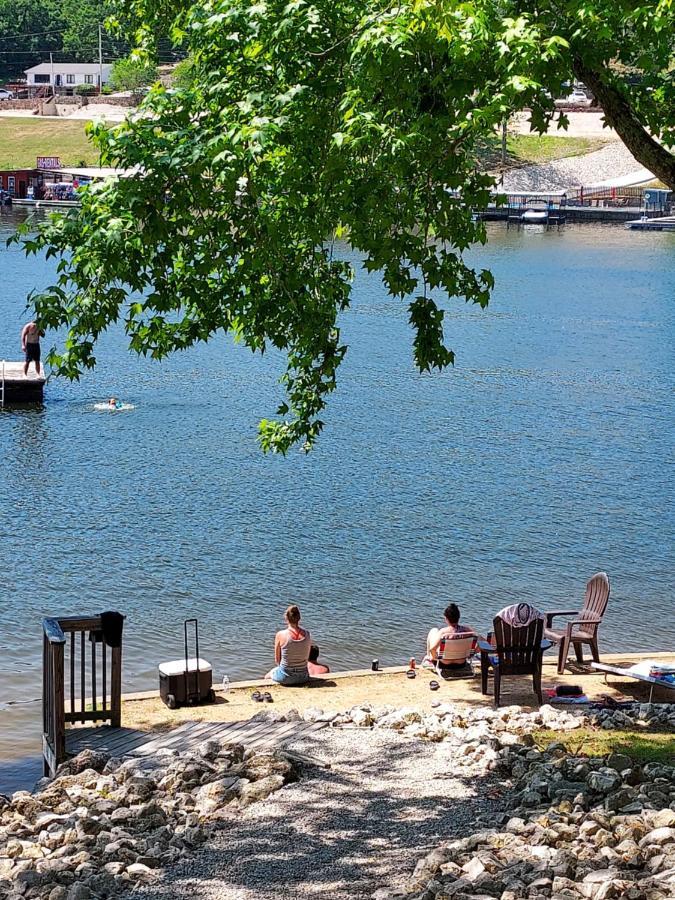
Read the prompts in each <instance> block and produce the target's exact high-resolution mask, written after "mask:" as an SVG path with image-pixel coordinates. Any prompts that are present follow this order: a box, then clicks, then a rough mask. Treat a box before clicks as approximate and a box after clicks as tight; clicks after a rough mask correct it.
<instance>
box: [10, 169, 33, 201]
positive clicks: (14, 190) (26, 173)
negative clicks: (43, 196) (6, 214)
mask: <svg viewBox="0 0 675 900" xmlns="http://www.w3.org/2000/svg"><path fill="white" fill-rule="evenodd" d="M41 183H42V175H41V173H40V172H38V171H37V169H4V170H0V191H6V192H7V193H8V194H9V196H10V197H17V198H18V199H20V200H23V199H25V198H26V197H27V196H28V188H29V187H32V188H33V190H34V191H35V193H36V194H37V188H38V187H39V186H40V185H41Z"/></svg>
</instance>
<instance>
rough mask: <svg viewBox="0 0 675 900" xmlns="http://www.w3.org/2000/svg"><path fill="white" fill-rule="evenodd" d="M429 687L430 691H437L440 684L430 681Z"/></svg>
mask: <svg viewBox="0 0 675 900" xmlns="http://www.w3.org/2000/svg"><path fill="white" fill-rule="evenodd" d="M429 687H430V688H431V690H432V691H437V690H438V689H439V687H440V684H439V683H438V682H437V681H430V682H429Z"/></svg>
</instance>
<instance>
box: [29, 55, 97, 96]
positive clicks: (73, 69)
mask: <svg viewBox="0 0 675 900" xmlns="http://www.w3.org/2000/svg"><path fill="white" fill-rule="evenodd" d="M111 70H112V66H111V65H109V64H107V63H104V64H103V65H102V66H99V64H98V63H59V62H55V63H48V62H46V63H40V64H39V65H37V66H33V67H32V68H30V69H26V70H25V72H26V81H27V83H28V87H29V88H30V87H42V86H44V85H48V84H50V85H52V87H54V88H55V89H56V90H57V91H58V90H59V89H61V90H62V91H68V90H72V89H74V88H76V87H77V85H78V84H91V85H93V86H94V87H96V88H101V87H102V84H101V83H100V79H101V73H102V74H103V84H107V82H108V81H110V72H111Z"/></svg>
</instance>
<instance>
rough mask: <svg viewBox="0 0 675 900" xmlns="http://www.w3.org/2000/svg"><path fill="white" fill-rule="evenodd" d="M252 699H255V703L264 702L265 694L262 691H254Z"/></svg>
mask: <svg viewBox="0 0 675 900" xmlns="http://www.w3.org/2000/svg"><path fill="white" fill-rule="evenodd" d="M251 700H253V702H254V703H262V702H263V695H262V694H261V693H260V691H253V693H252V694H251Z"/></svg>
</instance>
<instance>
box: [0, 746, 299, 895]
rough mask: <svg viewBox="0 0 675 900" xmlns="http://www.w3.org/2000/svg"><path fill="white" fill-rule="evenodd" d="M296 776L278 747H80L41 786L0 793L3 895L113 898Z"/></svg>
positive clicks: (0, 883) (0, 890)
mask: <svg viewBox="0 0 675 900" xmlns="http://www.w3.org/2000/svg"><path fill="white" fill-rule="evenodd" d="M294 777H295V770H294V767H293V765H292V763H291V762H290V760H289V759H288V758H287V757H286V756H285V755H284V754H283V753H280V752H279V751H274V750H262V751H256V750H250V751H246V752H244V750H243V748H242V747H240V746H222V745H221V744H220V742H217V741H207V742H205V743H204V744H202V745H201V746H200V747H199V748H198V750H197V751H196V752H189V753H185V752H183V753H179V752H178V751H175V750H174V751H171V750H165V751H164V752H163V753H161V754H159V755H158V756H156V757H154V758H148V759H143V758H138V759H135V758H131V759H126V760H120V759H114V758H109V757H108V756H107V755H105V754H101V753H94V752H92V751H84V752H83V753H81V754H80V755H79V756H78V757H75V759H73V760H71V761H70V762H69V763H67V764H66V765H65V766H63V767H62V769H61V770H60V772H59V774H58V776H57V777H56V778H55V779H54V780H53V781H51V782H48V783H47V784H46V785H45V786H44V787H43V789H42V790H41V791H39V792H38V793H36V794H30V793H28V791H17V792H16V793H15V794H14V795H13V796H12V797H11V798H9V797H2V796H0V897H3V898H6V900H25V898H32V897H40V898H48V900H88V898H106V897H112V896H113V895H114V894H116V893H118V892H119V891H121V890H123V889H125V888H127V887H129V886H130V885H132V884H134V883H137V882H142V881H151V880H153V878H154V877H156V875H157V873H158V870H159V869H160V868H161V867H164V866H166V865H169V864H171V863H173V862H175V861H177V860H178V859H180V858H181V857H182V856H186V855H189V854H191V853H192V852H193V850H194V848H195V847H196V846H198V845H199V844H201V843H202V842H203V841H205V840H206V839H207V838H208V837H209V835H210V834H211V832H212V831H213V830H214V828H215V827H217V826H218V824H219V823H220V824H222V822H223V821H224V820H225V819H227V818H231V817H232V816H233V814H236V810H237V808H238V807H242V806H246V805H248V804H250V803H253V802H255V801H256V800H261V799H263V798H264V797H267V796H268V795H269V794H270V793H272V792H273V791H276V790H278V789H279V788H280V787H281V786H282V785H283V784H284V783H286V782H287V781H290V780H292V779H293V778H294Z"/></svg>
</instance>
